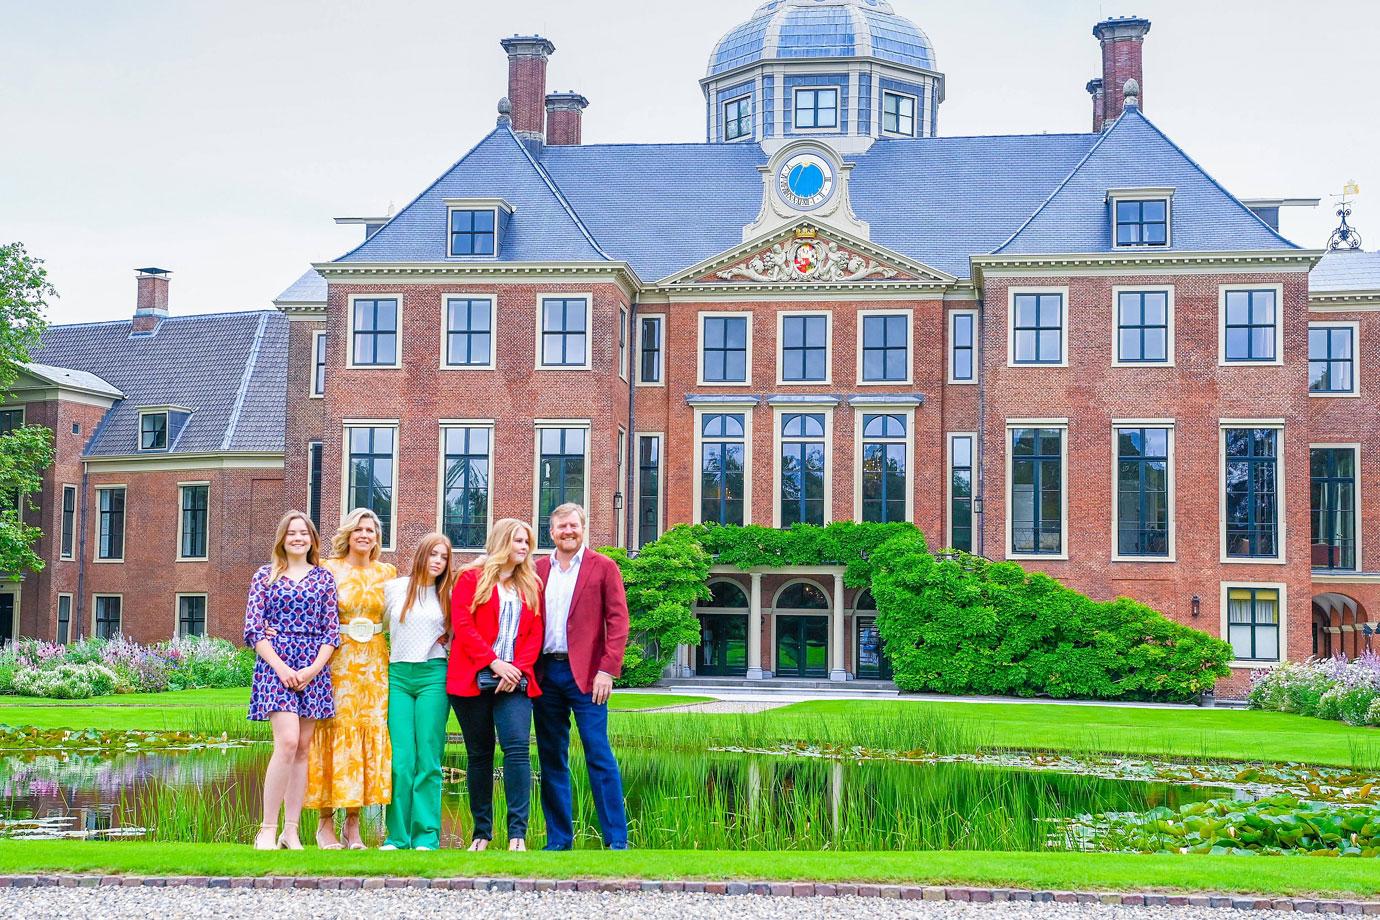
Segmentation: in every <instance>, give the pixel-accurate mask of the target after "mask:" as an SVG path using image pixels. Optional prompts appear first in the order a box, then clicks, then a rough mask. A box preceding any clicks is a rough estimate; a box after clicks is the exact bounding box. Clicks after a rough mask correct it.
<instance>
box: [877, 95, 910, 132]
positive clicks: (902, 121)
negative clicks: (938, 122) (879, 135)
mask: <svg viewBox="0 0 1380 920" xmlns="http://www.w3.org/2000/svg"><path fill="white" fill-rule="evenodd" d="M882 132H883V133H885V134H894V135H899V136H901V137H914V136H915V97H914V96H908V95H906V94H905V93H882Z"/></svg>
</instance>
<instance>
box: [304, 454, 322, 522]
mask: <svg viewBox="0 0 1380 920" xmlns="http://www.w3.org/2000/svg"><path fill="white" fill-rule="evenodd" d="M321 459H322V458H321V442H320V441H312V442H311V443H309V444H308V445H307V516H308V517H310V518H311V522H312V523H313V524H315V525H316V529H317V530H320V529H321Z"/></svg>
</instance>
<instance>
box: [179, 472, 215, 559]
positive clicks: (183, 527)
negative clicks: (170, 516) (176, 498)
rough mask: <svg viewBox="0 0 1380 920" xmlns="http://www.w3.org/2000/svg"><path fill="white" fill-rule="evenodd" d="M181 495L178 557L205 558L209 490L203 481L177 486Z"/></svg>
mask: <svg viewBox="0 0 1380 920" xmlns="http://www.w3.org/2000/svg"><path fill="white" fill-rule="evenodd" d="M178 491H179V492H180V493H181V497H182V502H181V504H182V508H181V524H180V525H179V530H180V546H179V548H178V558H180V559H205V558H206V557H207V544H208V542H209V536H210V512H209V506H210V492H211V487H210V486H209V485H207V484H206V483H204V482H199V483H191V484H188V485H183V486H181V487H179V490H178Z"/></svg>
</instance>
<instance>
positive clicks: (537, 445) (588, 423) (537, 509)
mask: <svg viewBox="0 0 1380 920" xmlns="http://www.w3.org/2000/svg"><path fill="white" fill-rule="evenodd" d="M552 428H555V429H560V428H583V429H584V431H585V456H584V463H585V499H584V502H585V511H586V513H591V512H592V511H593V508H591V507H590V506H591V505H592V504H593V498H594V475H593V471H592V470H591V469H590V462H589V458H590V456H591V455H592V454H591V446H590V441H591V440H592V438H591V435H592V434H593V433H594V420H593V419H588V418H539V419H535V420H534V421H533V422H532V432H533V437H532V521H533V527H534V528H535V529H536V530H537V543H538V544H540V543H541V535H542V534H543V533H545V532H546V530H547V529H549V527H550V522H549V521H545V520H543V519H542V517H541V433H542V432H543V431H545V430H547V429H552ZM532 552H534V553H542V554H545V553H550V552H552V550H551V549H550V548H548V547H542V548H540V549H538V548H537V547H535V546H534V547H532Z"/></svg>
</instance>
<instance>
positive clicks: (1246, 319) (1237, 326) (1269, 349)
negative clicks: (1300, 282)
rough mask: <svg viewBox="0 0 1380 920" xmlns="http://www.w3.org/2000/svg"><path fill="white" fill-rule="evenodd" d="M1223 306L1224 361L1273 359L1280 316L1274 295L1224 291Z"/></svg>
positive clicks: (1266, 292)
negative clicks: (1224, 302)
mask: <svg viewBox="0 0 1380 920" xmlns="http://www.w3.org/2000/svg"><path fill="white" fill-rule="evenodd" d="M1226 306H1227V315H1226V325H1225V332H1226V342H1225V351H1224V354H1225V357H1226V360H1228V361H1243V362H1244V361H1274V360H1276V358H1277V357H1278V352H1277V350H1276V347H1275V345H1276V342H1275V340H1276V336H1277V331H1278V330H1277V326H1278V323H1279V315H1278V311H1277V310H1276V309H1275V292H1274V291H1272V290H1263V291H1227V293H1226Z"/></svg>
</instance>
